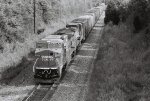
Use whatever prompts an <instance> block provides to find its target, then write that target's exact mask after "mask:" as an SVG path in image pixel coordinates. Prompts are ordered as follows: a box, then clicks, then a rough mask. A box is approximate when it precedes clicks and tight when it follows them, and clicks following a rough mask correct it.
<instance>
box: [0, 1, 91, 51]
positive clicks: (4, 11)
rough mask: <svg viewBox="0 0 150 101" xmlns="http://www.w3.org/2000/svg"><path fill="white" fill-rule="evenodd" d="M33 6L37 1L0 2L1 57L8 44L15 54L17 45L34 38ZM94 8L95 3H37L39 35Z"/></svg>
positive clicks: (37, 28) (37, 29)
mask: <svg viewBox="0 0 150 101" xmlns="http://www.w3.org/2000/svg"><path fill="white" fill-rule="evenodd" d="M33 3H34V2H33V0H0V52H1V53H3V52H4V51H5V49H6V47H5V46H6V44H13V47H10V48H11V50H12V51H13V50H14V49H15V45H16V44H15V43H16V42H19V43H24V41H25V40H26V39H27V38H28V37H30V36H31V34H33V12H34V9H33V5H34V4H33ZM91 4H92V0H35V6H36V31H37V34H40V33H41V32H43V31H44V29H45V26H47V25H51V24H53V22H54V21H58V19H60V20H59V21H61V19H63V18H68V17H70V16H75V15H79V14H82V13H83V12H85V11H86V10H87V9H88V8H91V7H92V5H91ZM58 23H59V22H58Z"/></svg>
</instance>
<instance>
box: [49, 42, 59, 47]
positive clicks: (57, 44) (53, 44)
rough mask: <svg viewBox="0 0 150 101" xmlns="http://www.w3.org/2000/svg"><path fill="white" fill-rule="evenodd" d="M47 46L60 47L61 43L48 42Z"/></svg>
mask: <svg viewBox="0 0 150 101" xmlns="http://www.w3.org/2000/svg"><path fill="white" fill-rule="evenodd" d="M48 47H49V48H62V43H49V45H48Z"/></svg>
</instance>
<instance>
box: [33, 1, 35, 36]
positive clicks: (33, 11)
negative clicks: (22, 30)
mask: <svg viewBox="0 0 150 101" xmlns="http://www.w3.org/2000/svg"><path fill="white" fill-rule="evenodd" d="M35 3H36V2H35V0H33V6H34V7H33V9H34V11H33V18H34V34H35V32H36V30H35V27H36V26H35V21H36V19H35V17H36V5H35Z"/></svg>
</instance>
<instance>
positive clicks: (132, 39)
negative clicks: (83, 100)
mask: <svg viewBox="0 0 150 101" xmlns="http://www.w3.org/2000/svg"><path fill="white" fill-rule="evenodd" d="M143 35H144V34H143V32H141V33H137V34H134V33H132V31H130V28H128V27H127V26H126V25H124V24H120V25H119V26H113V25H112V24H109V25H107V26H106V27H105V28H104V31H103V36H102V38H101V42H100V49H99V53H98V57H97V60H96V62H95V68H94V70H93V73H92V77H91V79H90V85H89V92H88V96H87V101H149V100H150V97H149V94H150V85H149V83H150V79H149V76H150V68H149V67H150V62H149V61H150V57H149V48H148V46H147V45H146V41H145V37H144V36H143ZM93 99H94V100H93Z"/></svg>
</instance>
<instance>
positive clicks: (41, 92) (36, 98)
mask: <svg viewBox="0 0 150 101" xmlns="http://www.w3.org/2000/svg"><path fill="white" fill-rule="evenodd" d="M57 86H58V84H39V85H36V86H35V87H34V89H33V90H32V92H30V94H29V95H28V96H27V97H26V98H24V99H23V100H22V101H48V99H49V98H50V97H51V96H52V95H53V93H54V92H55V90H56V89H57Z"/></svg>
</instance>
